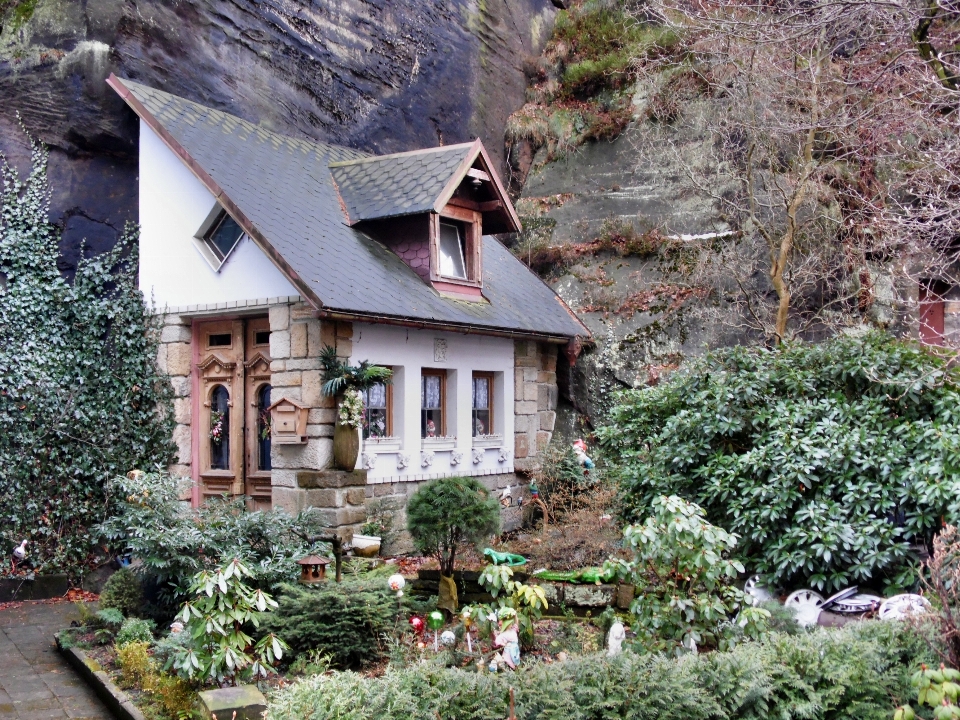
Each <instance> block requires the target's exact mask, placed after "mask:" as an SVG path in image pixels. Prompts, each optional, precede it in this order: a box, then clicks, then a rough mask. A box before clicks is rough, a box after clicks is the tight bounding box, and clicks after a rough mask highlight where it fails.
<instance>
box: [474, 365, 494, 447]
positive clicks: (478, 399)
mask: <svg viewBox="0 0 960 720" xmlns="http://www.w3.org/2000/svg"><path fill="white" fill-rule="evenodd" d="M492 390H493V384H492V383H491V382H490V377H489V376H488V375H479V376H475V377H474V378H473V436H474V437H476V436H477V435H490V434H491V433H492V432H493V426H492V425H491V423H490V410H491V397H490V395H491V392H492Z"/></svg>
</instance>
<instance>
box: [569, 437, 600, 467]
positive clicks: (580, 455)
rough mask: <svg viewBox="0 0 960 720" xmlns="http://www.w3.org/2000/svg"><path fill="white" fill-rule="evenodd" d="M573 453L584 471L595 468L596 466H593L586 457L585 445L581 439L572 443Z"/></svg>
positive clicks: (591, 461)
mask: <svg viewBox="0 0 960 720" xmlns="http://www.w3.org/2000/svg"><path fill="white" fill-rule="evenodd" d="M573 452H574V454H575V455H576V456H577V462H579V463H580V465H581V466H582V467H583V468H584V469H586V470H593V468H595V467H596V465H594V464H593V460H591V459H590V458H589V457H588V456H587V444H586V443H585V442H584V441H583V440H582V439H577V440H576V441H575V442H574V443H573Z"/></svg>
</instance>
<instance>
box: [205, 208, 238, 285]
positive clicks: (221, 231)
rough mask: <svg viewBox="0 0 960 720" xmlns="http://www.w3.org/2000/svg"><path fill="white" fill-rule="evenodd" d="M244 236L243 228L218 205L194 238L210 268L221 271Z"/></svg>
mask: <svg viewBox="0 0 960 720" xmlns="http://www.w3.org/2000/svg"><path fill="white" fill-rule="evenodd" d="M243 234H244V233H243V228H241V227H240V226H239V225H238V224H237V221H236V220H234V219H233V218H232V217H230V216H229V215H228V214H227V211H226V210H224V209H223V208H222V207H221V206H220V204H219V203H218V204H216V205H214V206H213V209H212V210H211V211H210V213H209V215H207V219H206V220H204V221H203V224H202V225H201V226H200V229H199V230H197V234H196V235H194V236H193V238H194V243H195V244H196V246H197V249H198V250H199V251H200V254H201V255H203V257H204V258H205V259H206V261H207V262H208V263H210V267H211V268H213V270H214V271H219V270H220V268H221V267H222V266H223V263H225V262H226V260H227V258H228V257H229V256H230V253H232V252H233V251H234V250H235V249H236V247H237V245H239V244H240V240H241V239H242V238H243Z"/></svg>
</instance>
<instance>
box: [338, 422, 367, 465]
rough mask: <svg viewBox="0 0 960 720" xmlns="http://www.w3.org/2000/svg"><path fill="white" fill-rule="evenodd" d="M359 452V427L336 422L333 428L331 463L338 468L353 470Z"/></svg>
mask: <svg viewBox="0 0 960 720" xmlns="http://www.w3.org/2000/svg"><path fill="white" fill-rule="evenodd" d="M359 453H360V429H359V428H352V427H347V426H346V425H341V424H340V423H337V426H336V427H335V428H334V430H333V464H334V466H336V468H337V469H338V470H348V471H353V469H354V468H356V467H357V456H358V455H359Z"/></svg>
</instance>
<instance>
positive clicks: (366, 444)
mask: <svg viewBox="0 0 960 720" xmlns="http://www.w3.org/2000/svg"><path fill="white" fill-rule="evenodd" d="M402 447H403V438H399V437H393V436H387V437H371V438H367V439H366V440H364V441H363V451H364V452H367V453H387V452H398V451H399V450H400V449H401V448H402Z"/></svg>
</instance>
